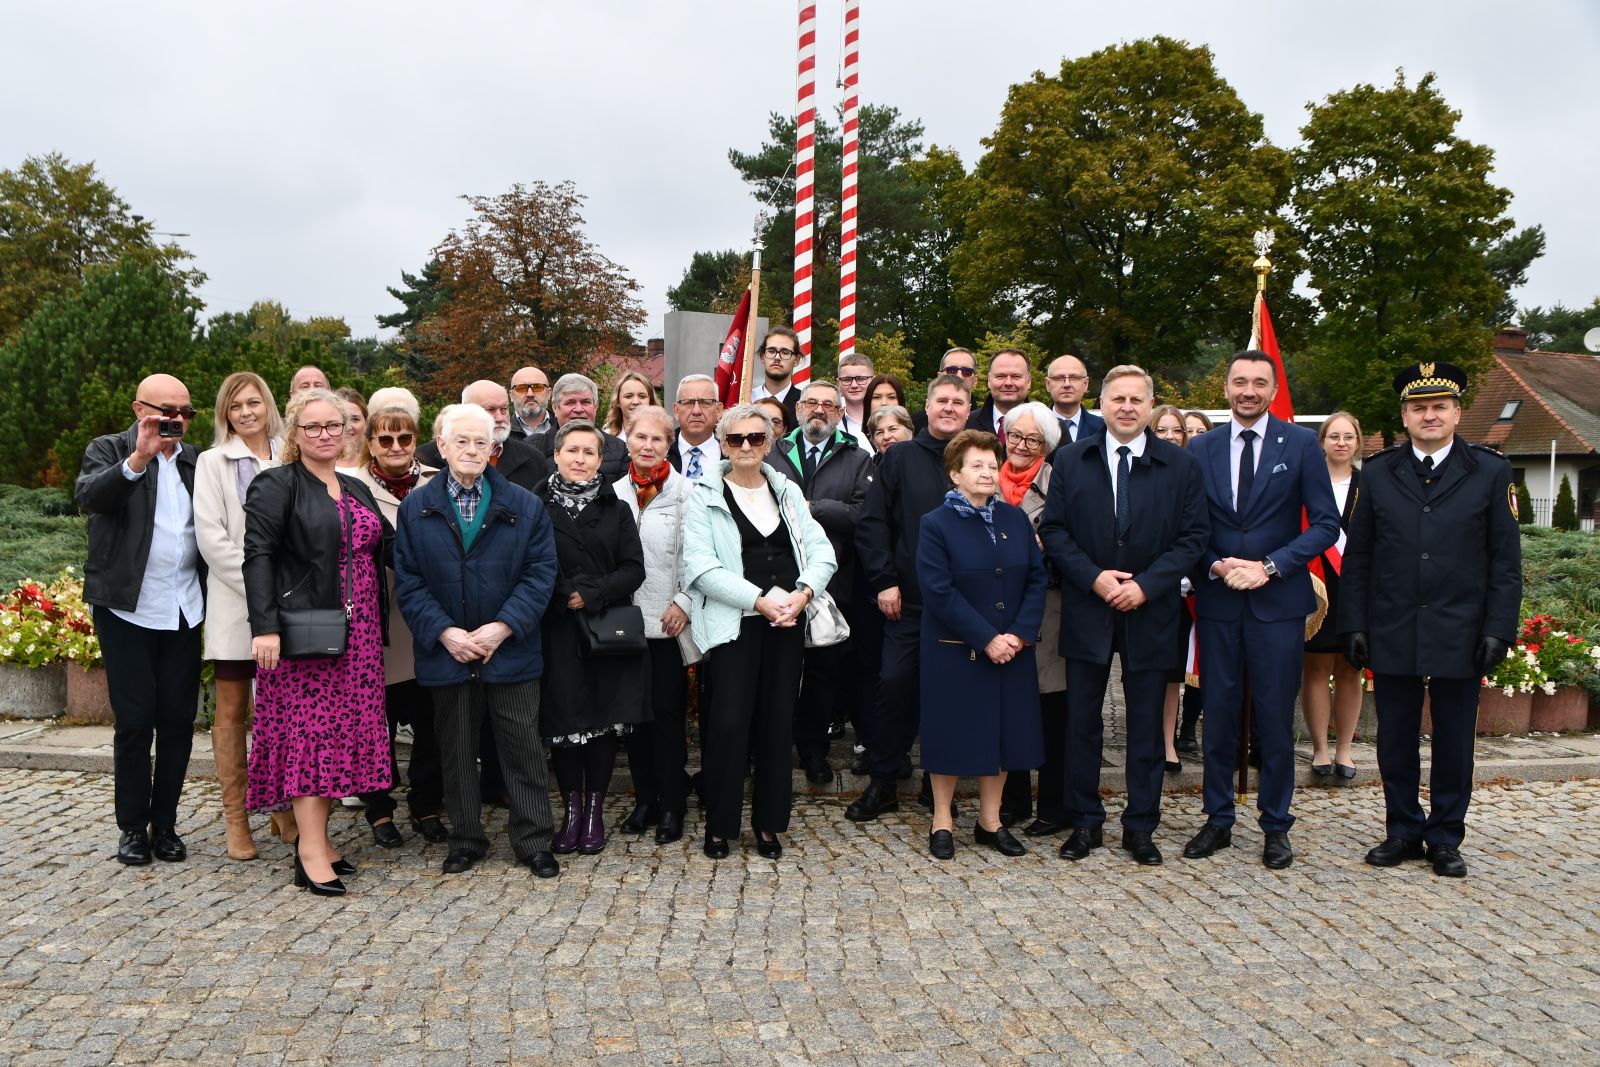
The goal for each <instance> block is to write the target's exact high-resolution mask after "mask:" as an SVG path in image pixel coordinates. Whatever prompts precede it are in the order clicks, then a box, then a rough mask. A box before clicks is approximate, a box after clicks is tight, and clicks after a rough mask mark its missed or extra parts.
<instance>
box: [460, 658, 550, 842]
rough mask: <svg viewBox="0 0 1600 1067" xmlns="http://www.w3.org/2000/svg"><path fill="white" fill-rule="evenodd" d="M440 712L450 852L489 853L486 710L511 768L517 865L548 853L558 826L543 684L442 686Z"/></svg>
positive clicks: (508, 789) (509, 800) (503, 757)
mask: <svg viewBox="0 0 1600 1067" xmlns="http://www.w3.org/2000/svg"><path fill="white" fill-rule="evenodd" d="M433 707H434V732H435V733H436V734H437V735H438V738H439V758H440V762H441V764H442V765H443V770H444V806H445V811H446V812H447V813H448V814H449V816H450V849H451V851H452V852H453V851H455V850H457V849H466V850H467V851H469V852H474V853H477V854H478V855H479V856H483V855H487V854H488V852H489V838H488V837H487V835H485V834H484V832H483V799H482V796H481V795H480V793H479V790H478V736H479V730H480V728H481V726H482V723H483V716H484V713H485V711H487V712H488V714H489V715H490V716H491V717H492V720H493V727H494V736H495V739H496V741H498V742H499V746H500V762H501V764H502V765H503V766H504V768H505V776H506V803H507V804H508V805H509V806H510V808H511V825H510V830H511V847H512V850H513V851H514V852H515V853H516V856H517V861H518V862H526V861H527V860H528V859H529V857H531V856H532V855H533V854H534V853H535V852H549V851H550V839H551V836H552V834H553V833H554V830H555V824H554V819H553V817H552V816H551V814H550V793H549V784H548V777H547V774H546V771H545V765H544V742H543V741H541V740H540V739H539V682H538V680H537V679H534V680H533V681H528V682H516V683H514V684H511V685H495V684H492V683H486V682H476V681H474V682H467V683H465V684H463V685H451V686H443V687H440V688H437V689H434V690H433Z"/></svg>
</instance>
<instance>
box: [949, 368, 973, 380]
mask: <svg viewBox="0 0 1600 1067" xmlns="http://www.w3.org/2000/svg"><path fill="white" fill-rule="evenodd" d="M939 373H940V374H959V375H961V377H963V378H976V377H977V376H978V368H977V367H941V368H940V369H939Z"/></svg>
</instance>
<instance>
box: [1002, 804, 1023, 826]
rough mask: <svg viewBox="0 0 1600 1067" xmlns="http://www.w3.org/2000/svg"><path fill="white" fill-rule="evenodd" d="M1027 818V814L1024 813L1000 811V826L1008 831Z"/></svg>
mask: <svg viewBox="0 0 1600 1067" xmlns="http://www.w3.org/2000/svg"><path fill="white" fill-rule="evenodd" d="M1027 817H1028V813H1027V812H1025V811H1007V810H1006V809H1005V808H1001V809H1000V825H1001V826H1004V827H1005V828H1006V829H1008V830H1009V829H1011V827H1013V826H1015V825H1017V823H1019V822H1021V821H1022V820H1023V819H1026V818H1027Z"/></svg>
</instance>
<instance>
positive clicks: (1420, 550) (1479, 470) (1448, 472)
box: [1339, 437, 1522, 678]
mask: <svg viewBox="0 0 1600 1067" xmlns="http://www.w3.org/2000/svg"><path fill="white" fill-rule="evenodd" d="M1412 464H1413V455H1412V451H1411V446H1410V445H1409V444H1400V445H1396V446H1394V447H1393V448H1388V449H1385V450H1384V451H1382V452H1379V453H1378V454H1377V455H1375V456H1373V457H1372V458H1371V459H1369V460H1367V462H1366V463H1365V464H1364V465H1363V467H1362V471H1361V495H1360V497H1359V498H1358V499H1357V500H1356V507H1355V511H1354V513H1353V514H1352V516H1351V520H1350V533H1349V538H1348V541H1347V542H1346V545H1345V553H1344V570H1343V572H1342V573H1341V575H1340V578H1339V632H1340V633H1341V634H1348V633H1356V632H1363V633H1365V634H1366V635H1367V646H1368V649H1369V656H1370V661H1369V663H1368V666H1369V667H1371V668H1372V671H1373V673H1374V674H1401V675H1413V676H1420V675H1429V676H1435V677H1440V678H1471V677H1474V676H1475V675H1476V674H1477V668H1476V667H1475V666H1474V665H1473V662H1472V659H1473V654H1474V652H1475V651H1476V650H1477V645H1478V638H1479V637H1480V636H1483V635H1488V636H1490V637H1497V638H1499V639H1500V640H1502V641H1504V642H1506V643H1507V644H1511V643H1513V642H1514V641H1515V640H1516V637H1517V628H1518V622H1519V618H1520V614H1521V611H1522V531H1521V529H1520V527H1519V526H1518V524H1517V518H1516V515H1515V514H1513V512H1512V510H1511V499H1512V493H1513V492H1514V491H1515V490H1514V489H1513V488H1512V485H1511V465H1510V464H1509V463H1507V462H1506V461H1505V459H1504V458H1502V457H1501V456H1500V455H1499V454H1498V453H1496V452H1494V451H1493V450H1492V449H1488V448H1484V447H1482V446H1479V445H1469V444H1467V442H1465V441H1463V440H1462V439H1461V438H1459V437H1457V438H1456V439H1455V443H1454V444H1453V445H1451V447H1450V454H1449V456H1448V457H1447V458H1446V459H1445V462H1444V466H1443V468H1442V469H1441V470H1440V471H1439V475H1438V481H1437V482H1436V483H1435V484H1434V486H1433V489H1432V491H1431V492H1424V490H1423V486H1422V480H1421V479H1420V478H1418V477H1417V473H1416V471H1415V469H1414V468H1413V465H1412Z"/></svg>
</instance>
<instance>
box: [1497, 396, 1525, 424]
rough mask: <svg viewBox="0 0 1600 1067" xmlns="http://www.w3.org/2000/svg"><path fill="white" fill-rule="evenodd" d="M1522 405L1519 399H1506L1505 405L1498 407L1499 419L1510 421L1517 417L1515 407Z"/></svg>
mask: <svg viewBox="0 0 1600 1067" xmlns="http://www.w3.org/2000/svg"><path fill="white" fill-rule="evenodd" d="M1521 406H1522V401H1520V400H1507V401H1506V406H1505V407H1503V408H1501V409H1500V421H1501V422H1510V421H1511V420H1512V419H1514V418H1516V417H1517V409H1518V408H1520V407H1521Z"/></svg>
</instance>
